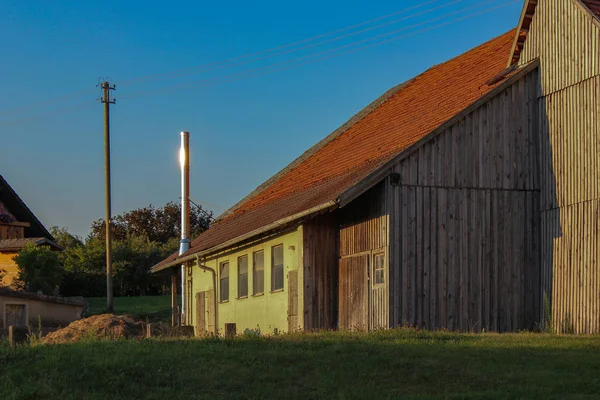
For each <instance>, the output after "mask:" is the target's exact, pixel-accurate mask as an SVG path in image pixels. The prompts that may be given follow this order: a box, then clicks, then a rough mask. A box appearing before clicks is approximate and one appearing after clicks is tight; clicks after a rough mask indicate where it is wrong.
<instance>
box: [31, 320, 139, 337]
mask: <svg viewBox="0 0 600 400" xmlns="http://www.w3.org/2000/svg"><path fill="white" fill-rule="evenodd" d="M143 330H144V323H143V322H142V321H140V320H138V319H135V318H134V317H132V316H130V315H113V314H101V315H94V316H92V317H89V318H84V319H80V320H78V321H75V322H72V323H71V324H70V325H69V326H67V327H66V328H63V329H59V330H57V331H54V332H52V333H49V334H48V335H47V336H45V337H44V338H43V339H42V343H44V344H59V343H74V342H78V341H81V340H90V339H122V338H136V337H140V336H142V334H143Z"/></svg>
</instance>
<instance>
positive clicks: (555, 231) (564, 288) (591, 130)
mask: <svg viewBox="0 0 600 400" xmlns="http://www.w3.org/2000/svg"><path fill="white" fill-rule="evenodd" d="M539 102H540V108H541V109H542V110H544V112H543V119H542V122H543V124H542V129H541V131H540V134H541V137H542V138H543V140H542V153H541V159H542V164H541V165H542V179H541V182H542V202H541V209H542V222H541V223H542V244H543V246H542V249H543V250H542V260H543V265H544V266H545V268H544V270H543V273H542V274H543V275H542V276H543V278H542V282H543V293H545V294H546V297H547V298H548V300H550V301H551V308H552V316H553V326H554V329H555V330H556V331H559V332H573V333H600V313H599V307H600V253H599V248H600V230H599V228H598V224H599V222H598V220H599V218H600V216H599V214H598V202H599V198H600V156H599V154H600V77H599V76H596V77H593V78H590V79H586V80H585V81H583V82H580V83H578V84H575V85H572V86H569V87H568V88H565V89H563V90H560V91H558V92H554V93H552V94H550V95H548V96H545V97H541V98H540V99H539Z"/></svg>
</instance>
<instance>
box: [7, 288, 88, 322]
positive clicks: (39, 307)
mask: <svg viewBox="0 0 600 400" xmlns="http://www.w3.org/2000/svg"><path fill="white" fill-rule="evenodd" d="M7 304H23V305H25V310H26V315H27V317H26V318H27V320H28V323H29V326H32V327H37V326H38V319H39V320H40V321H41V323H42V326H44V327H54V326H66V325H68V324H70V323H71V322H73V321H75V320H78V319H80V318H81V313H82V311H83V306H78V305H69V304H58V303H53V302H46V301H42V300H33V299H24V298H19V297H12V296H5V295H0V323H2V326H3V328H8V326H7V325H6V324H5V320H6V319H5V315H4V312H5V307H6V305H7Z"/></svg>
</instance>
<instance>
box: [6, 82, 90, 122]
mask: <svg viewBox="0 0 600 400" xmlns="http://www.w3.org/2000/svg"><path fill="white" fill-rule="evenodd" d="M91 90H92V88H84V89H80V90H76V91H74V92H70V93H65V94H61V95H59V96H56V97H51V98H49V99H46V100H42V101H39V102H35V103H30V104H26V105H22V106H17V107H12V108H6V109H4V110H2V111H1V112H0V117H3V116H7V115H11V116H12V115H15V114H16V115H19V114H23V112H24V111H33V110H37V109H42V108H48V107H51V106H52V105H54V103H55V102H56V101H57V100H61V99H64V98H66V97H73V96H76V95H78V94H79V95H81V94H83V93H85V92H87V91H91ZM76 97H80V96H76Z"/></svg>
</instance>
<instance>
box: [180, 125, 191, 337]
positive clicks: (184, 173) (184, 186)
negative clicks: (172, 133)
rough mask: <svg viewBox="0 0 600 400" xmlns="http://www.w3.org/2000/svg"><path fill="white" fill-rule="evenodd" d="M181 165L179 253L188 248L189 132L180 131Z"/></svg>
mask: <svg viewBox="0 0 600 400" xmlns="http://www.w3.org/2000/svg"><path fill="white" fill-rule="evenodd" d="M179 164H180V165H181V240H180V241H179V255H182V254H183V253H185V252H186V251H188V250H189V248H190V133H189V132H181V149H180V150H179ZM185 272H186V271H185V264H181V325H185V323H186V319H185V316H186V311H187V307H186V292H187V290H186V289H187V288H186V282H187V279H186V273H185Z"/></svg>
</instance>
